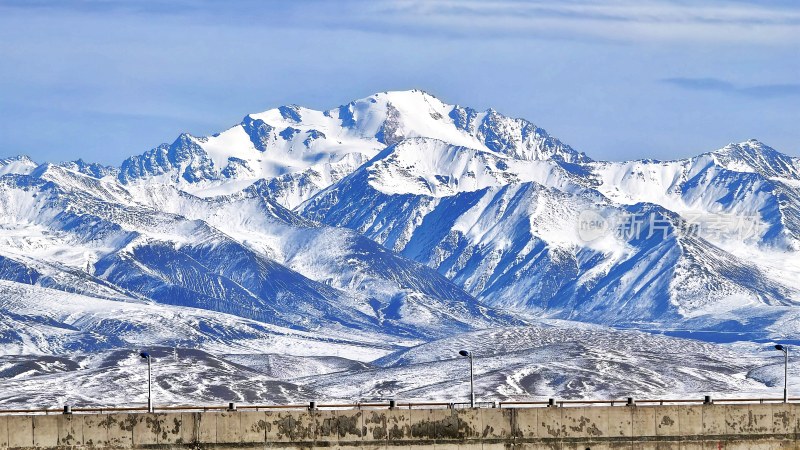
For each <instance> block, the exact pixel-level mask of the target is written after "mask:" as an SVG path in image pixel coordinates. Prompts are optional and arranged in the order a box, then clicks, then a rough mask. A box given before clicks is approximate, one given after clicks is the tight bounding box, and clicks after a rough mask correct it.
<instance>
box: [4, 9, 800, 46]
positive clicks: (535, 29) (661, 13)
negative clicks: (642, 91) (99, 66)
mask: <svg viewBox="0 0 800 450" xmlns="http://www.w3.org/2000/svg"><path fill="white" fill-rule="evenodd" d="M0 6H6V7H11V8H17V9H28V10H36V9H39V10H41V9H51V10H53V9H55V10H71V11H73V12H79V13H95V14H119V13H125V14H136V15H152V16H169V17H186V18H190V19H193V20H194V19H199V20H203V21H208V22H213V23H216V24H221V23H226V22H227V23H236V25H237V26H241V25H246V24H249V25H252V26H264V25H269V26H271V27H278V28H280V27H293V28H298V27H299V28H328V29H331V28H334V29H336V28H338V29H351V30H357V31H364V32H372V33H384V34H387V33H388V34H405V33H411V32H413V33H425V34H435V35H445V36H450V37H475V36H481V37H489V38H491V37H497V38H506V37H532V38H537V37H540V38H549V39H552V38H556V39H558V38H564V39H569V40H574V39H587V38H588V39H608V40H613V41H636V42H638V41H640V40H653V41H665V40H666V41H681V42H691V41H697V40H700V41H707V42H742V43H776V44H779V43H785V42H787V41H791V40H793V39H796V38H797V37H798V36H800V6H798V4H797V3H795V2H788V1H780V0H778V1H765V2H744V1H735V0H697V1H680V0H611V1H600V0H565V1H560V2H552V1H542V0H526V1H521V0H494V1H493V0H457V1H455V0H439V1H423V0H373V1H363V0H342V1H338V2H327V1H320V0H312V1H308V2H293V3H279V2H275V3H264V2H259V1H254V0H230V1H228V2H224V3H218V2H212V1H208V0H198V1H194V2H188V1H186V0H173V1H166V0H139V1H131V0H120V1H108V0H82V1H75V2H63V1H54V0H30V1H20V0H7V1H6V2H4V4H3V5H0ZM244 11H246V12H247V14H242V12H244Z"/></svg>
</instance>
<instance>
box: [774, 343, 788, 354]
mask: <svg viewBox="0 0 800 450" xmlns="http://www.w3.org/2000/svg"><path fill="white" fill-rule="evenodd" d="M775 350H780V351H782V352H785V351H786V347H784V346H782V345H781V344H778V345H776V346H775Z"/></svg>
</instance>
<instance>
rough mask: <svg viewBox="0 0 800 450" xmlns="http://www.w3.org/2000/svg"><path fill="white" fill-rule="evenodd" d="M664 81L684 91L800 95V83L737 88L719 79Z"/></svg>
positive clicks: (761, 96)
mask: <svg viewBox="0 0 800 450" xmlns="http://www.w3.org/2000/svg"><path fill="white" fill-rule="evenodd" d="M662 81H663V82H665V83H667V84H671V85H673V86H677V87H680V88H683V89H691V90H695V91H712V92H722V93H727V94H737V95H747V96H751V97H756V98H771V97H786V96H798V95H800V83H785V84H759V85H750V86H737V85H735V84H733V83H731V82H729V81H725V80H721V79H718V78H666V79H664V80H662Z"/></svg>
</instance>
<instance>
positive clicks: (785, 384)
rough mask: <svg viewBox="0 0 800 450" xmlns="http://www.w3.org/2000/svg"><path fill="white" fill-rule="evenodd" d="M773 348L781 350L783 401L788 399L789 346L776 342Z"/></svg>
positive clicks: (785, 401)
mask: <svg viewBox="0 0 800 450" xmlns="http://www.w3.org/2000/svg"><path fill="white" fill-rule="evenodd" d="M775 350H780V351H782V352H783V403H787V402H788V401H789V346H788V345H781V344H778V345H776V346H775Z"/></svg>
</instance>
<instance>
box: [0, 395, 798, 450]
mask: <svg viewBox="0 0 800 450" xmlns="http://www.w3.org/2000/svg"><path fill="white" fill-rule="evenodd" d="M798 432H800V405H793V404H789V405H785V404H758V405H702V406H701V405H697V406H634V407H628V406H613V407H566V408H520V409H432V410H431V409H413V410H408V409H396V410H391V411H389V410H372V409H363V410H346V411H330V410H318V411H301V410H286V411H268V412H251V411H241V412H237V411H234V412H203V413H200V412H198V413H190V412H186V413H179V412H178V413H156V414H74V415H34V416H20V415H9V416H0V450H6V449H23V448H25V449H28V448H66V447H84V448H123V449H125V448H152V447H158V448H189V447H191V448H200V447H217V448H228V447H238V448H256V447H258V448H263V447H265V446H268V447H285V448H312V447H339V448H342V447H348V448H370V449H378V448H386V447H402V448H403V449H405V448H408V447H410V446H414V447H426V448H429V449H434V448H435V450H461V449H478V448H480V449H481V450H483V449H486V450H503V449H511V448H519V449H521V450H536V449H581V450H583V449H587V448H588V449H592V450H596V449H659V450H666V449H676V450H677V449H720V448H724V449H775V448H785V449H800V442H798Z"/></svg>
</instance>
